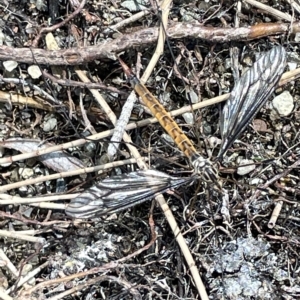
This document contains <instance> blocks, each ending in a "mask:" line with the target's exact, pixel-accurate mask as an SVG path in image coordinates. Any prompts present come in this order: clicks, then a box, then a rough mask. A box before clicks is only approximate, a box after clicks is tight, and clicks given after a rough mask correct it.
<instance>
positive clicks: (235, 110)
mask: <svg viewBox="0 0 300 300" xmlns="http://www.w3.org/2000/svg"><path fill="white" fill-rule="evenodd" d="M285 65H286V52H285V50H284V48H283V47H281V46H276V47H274V48H273V49H272V50H270V51H268V52H266V53H265V54H264V55H263V56H262V57H261V58H260V59H258V60H257V62H255V63H254V64H253V66H252V67H251V68H250V69H249V70H248V71H247V72H245V73H244V74H243V75H242V76H241V78H240V79H239V80H238V82H237V83H236V84H235V86H234V88H233V90H232V92H231V94H230V97H229V99H228V100H227V102H226V104H225V106H224V108H223V112H222V114H221V117H220V131H221V135H222V144H221V148H220V151H219V154H218V158H221V157H222V156H223V154H224V153H225V152H226V151H227V150H228V148H229V147H231V145H232V143H233V142H234V141H235V140H236V139H237V138H238V137H239V136H240V134H241V133H242V132H243V131H244V129H245V128H246V127H247V125H248V124H249V123H250V122H251V120H252V119H253V118H254V116H255V114H256V113H257V112H258V111H259V110H260V109H261V107H262V106H263V105H264V104H265V102H266V101H267V99H268V98H269V97H270V95H271V94H272V93H273V92H274V90H275V88H276V86H277V83H278V81H279V79H280V77H281V75H282V73H283V71H284V68H285Z"/></svg>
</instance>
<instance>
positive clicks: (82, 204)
mask: <svg viewBox="0 0 300 300" xmlns="http://www.w3.org/2000/svg"><path fill="white" fill-rule="evenodd" d="M192 180H193V178H192V177H185V178H176V177H172V176H169V175H167V174H165V173H162V172H159V171H155V170H146V171H137V172H131V173H128V174H123V175H118V176H111V177H110V178H106V179H104V180H102V181H101V182H99V183H98V184H96V185H94V186H93V187H91V188H89V189H87V190H86V191H84V192H83V193H82V194H80V195H79V196H78V197H76V198H74V199H72V200H71V202H70V204H69V205H68V207H67V208H66V214H67V215H68V216H71V217H75V218H91V217H95V216H103V215H106V214H110V213H114V212H117V211H120V210H124V209H126V208H128V207H131V206H134V205H136V204H138V203H142V202H144V201H146V200H149V199H151V198H153V196H155V194H157V193H162V192H164V191H165V190H167V189H169V188H173V187H176V186H180V185H182V184H184V183H187V182H190V181H192Z"/></svg>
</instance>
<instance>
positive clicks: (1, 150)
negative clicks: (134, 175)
mask: <svg viewBox="0 0 300 300" xmlns="http://www.w3.org/2000/svg"><path fill="white" fill-rule="evenodd" d="M299 18H300V10H299V5H298V4H297V2H296V1H289V0H287V1H284V0H279V1H277V2H268V1H261V3H260V2H258V1H254V0H251V1H250V0H245V1H236V2H230V1H229V2H226V1H225V2H222V1H215V0H208V1H202V0H199V1H175V2H174V3H171V2H168V1H163V2H162V4H161V7H158V6H157V4H156V2H154V1H129V0H128V1H120V2H116V1H111V2H109V1H91V0H82V1H75V0H72V1H71V0H69V1H68V0H62V1H51V0H49V1H45V0H44V1H40V0H31V1H15V0H11V1H5V0H2V1H0V87H1V90H0V135H1V139H2V140H3V141H2V142H1V143H0V155H1V158H0V170H1V176H0V181H1V186H0V189H1V193H2V194H0V204H1V208H0V216H1V223H0V224H1V227H0V245H1V246H0V279H1V280H0V285H1V288H0V299H67V300H68V299H70V300H71V299H102V298H103V299H200V295H201V297H202V299H299V298H300V282H299V276H298V273H299V266H298V253H299V250H300V240H299V236H300V232H299V231H298V230H299V224H300V212H299V200H300V196H299V195H300V179H299V165H300V146H299V145H300V134H299V132H300V123H299V116H300V108H299V107H300V100H299V94H300V91H299V81H298V80H297V78H298V76H299V69H298V68H299V64H300V55H299V53H300V51H299V41H300V22H299ZM162 22H163V24H164V26H162V25H161V24H162ZM164 27H165V29H166V32H167V34H166V35H165V33H164V30H163V28H164ZM165 40H166V42H165ZM158 41H159V42H158ZM275 44H277V45H278V44H280V45H282V46H283V47H284V48H285V50H286V52H287V68H286V71H287V72H288V73H286V74H285V75H284V76H283V78H282V80H281V83H280V86H279V87H278V88H277V90H276V92H275V94H276V96H277V97H276V98H275V99H274V100H272V101H268V103H267V104H266V105H265V106H264V107H263V108H262V109H261V110H260V112H259V114H258V115H257V116H256V118H255V120H253V122H252V123H251V124H250V125H249V126H248V128H247V130H246V132H244V133H243V135H242V136H241V137H240V139H239V140H238V141H236V143H234V145H233V147H232V149H230V151H228V153H227V154H226V155H225V156H224V159H223V161H222V162H221V164H222V166H221V167H220V180H221V181H222V183H223V188H224V189H225V190H226V191H227V193H226V194H225V195H224V197H223V198H221V199H220V197H217V193H214V190H213V188H207V189H203V185H201V182H193V183H189V184H188V185H186V186H183V187H181V188H178V189H175V190H172V191H170V192H169V193H168V194H166V196H165V197H166V200H167V201H168V205H169V207H170V209H171V212H172V213H173V215H174V216H175V219H176V221H177V225H176V226H177V227H176V228H177V229H176V230H178V235H177V234H176V238H178V236H179V235H180V236H181V235H182V236H183V238H184V239H183V240H184V242H185V243H186V245H187V246H188V247H187V249H188V251H189V253H191V254H192V258H193V262H194V263H193V264H191V263H189V262H186V260H185V258H186V253H185V250H182V248H181V247H182V246H181V244H177V243H176V238H175V237H174V234H173V232H174V228H173V227H172V228H171V227H170V226H169V224H168V222H167V220H166V217H165V215H164V213H163V212H162V211H161V210H160V209H159V208H158V207H157V206H155V205H151V202H150V201H149V202H145V203H143V204H141V205H137V206H136V207H134V208H131V209H128V210H126V211H123V212H120V213H118V214H114V215H111V216H109V217H106V218H102V219H100V218H99V219H92V220H88V221H86V220H71V219H70V218H68V217H67V216H66V215H65V212H64V209H65V207H66V205H67V204H68V203H69V200H68V199H71V198H72V197H73V194H75V193H79V192H82V191H83V190H85V189H87V188H88V187H90V186H92V185H93V184H94V183H95V182H96V181H98V180H100V179H103V178H106V177H108V176H110V175H118V174H123V173H127V172H130V171H134V170H137V169H138V167H137V164H138V163H141V161H142V162H143V161H146V160H147V163H148V164H149V166H150V168H152V169H157V170H159V171H162V172H165V173H168V174H170V175H172V176H177V177H180V176H181V177H186V176H189V174H190V173H189V172H191V169H190V167H189V165H188V162H187V160H186V159H185V157H184V156H183V155H182V153H180V151H179V150H178V149H177V148H176V147H175V146H174V145H173V142H172V141H171V140H170V139H169V137H168V136H167V135H165V134H164V132H163V130H162V128H161V127H160V126H159V125H157V124H156V123H155V120H153V118H151V115H150V114H149V111H148V110H147V109H145V108H144V107H143V106H142V105H141V104H140V103H135V105H134V108H133V111H132V113H130V122H131V124H130V125H128V127H126V128H127V129H128V128H130V130H127V134H128V135H127V137H126V138H125V139H124V140H121V141H120V142H118V144H119V149H118V151H117V153H116V156H115V157H114V160H115V161H114V162H110V161H109V160H108V157H107V148H108V145H109V144H110V136H111V135H112V133H113V129H114V123H115V121H116V120H117V118H118V117H119V116H120V114H121V110H122V108H123V106H124V105H125V103H126V100H127V97H128V96H129V94H130V92H131V87H130V85H129V84H128V82H127V81H126V78H125V76H124V74H123V71H122V69H121V68H120V65H119V63H118V62H117V60H116V58H117V56H118V55H121V56H122V59H123V60H124V61H125V62H126V63H127V64H128V65H130V66H131V67H133V68H135V71H136V73H138V74H139V73H142V71H143V70H144V69H146V67H147V65H148V63H149V62H150V61H151V63H150V71H148V69H147V76H146V77H149V79H148V80H146V83H145V84H146V85H147V87H148V88H149V90H151V92H152V93H153V94H155V95H156V96H157V97H158V98H159V100H160V101H161V103H162V104H163V105H164V107H165V108H166V109H168V110H169V111H175V110H178V109H180V110H179V111H176V112H175V119H176V122H177V123H178V124H179V126H180V127H181V128H182V129H183V130H184V132H185V134H186V135H187V136H188V137H189V138H190V139H191V140H192V141H193V142H194V144H195V146H196V147H197V149H201V150H200V151H201V153H203V155H205V156H211V157H214V156H216V155H217V153H218V145H219V144H220V133H219V126H218V120H219V109H218V105H210V106H209V104H208V103H210V100H212V99H213V98H215V97H218V96H220V95H222V97H221V98H218V99H217V100H218V101H220V99H221V100H222V101H224V100H226V97H227V98H228V95H227V96H226V95H225V94H228V93H229V92H230V91H231V89H232V87H233V84H234V81H235V80H236V79H237V78H238V77H239V74H240V73H242V72H244V71H245V70H246V69H247V68H249V66H251V64H252V63H253V61H255V60H256V57H255V55H256V54H258V53H259V52H264V51H267V50H268V49H270V48H272V47H273V46H274V45H275ZM153 57H154V59H153ZM153 61H154V62H153ZM150 74H151V75H150ZM223 95H225V96H223ZM273 98H274V97H273ZM188 99H190V101H191V102H192V104H194V103H196V104H195V105H196V106H197V105H199V106H201V107H202V108H201V109H197V110H194V111H193V112H192V113H191V112H190V111H189V110H190V102H189V100H188ZM205 101H207V102H205ZM200 102H201V103H200ZM199 103H200V104H199ZM203 103H204V104H203ZM182 114H184V115H183V116H182ZM122 126H123V127H125V126H127V125H122ZM53 145H55V146H53ZM20 152H21V153H20ZM53 157H55V159H54V158H53ZM129 159H130V160H129ZM45 160H48V162H46V161H45ZM245 161H247V164H249V166H247V168H246V167H245V166H244V165H245ZM106 163H108V164H107V165H106ZM103 165H104V166H105V167H106V169H103ZM241 165H243V169H242V171H241ZM245 168H246V169H245ZM99 169H101V174H98V171H99ZM57 172H60V173H59V174H56V173H57ZM241 172H242V173H241ZM62 176H63V177H64V178H60V177H62ZM54 178H55V179H54ZM49 201H50V202H49ZM153 204H154V203H153ZM172 230H173V232H172ZM195 270H196V272H198V274H199V273H200V275H201V278H202V281H203V284H204V285H203V287H201V283H200V285H199V281H197V275H195ZM199 290H200V291H199Z"/></svg>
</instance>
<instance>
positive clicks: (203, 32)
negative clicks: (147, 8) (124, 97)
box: [0, 22, 300, 66]
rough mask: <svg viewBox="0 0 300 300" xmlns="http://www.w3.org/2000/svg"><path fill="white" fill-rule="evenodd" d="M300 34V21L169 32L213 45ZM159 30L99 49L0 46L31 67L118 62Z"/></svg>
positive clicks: (183, 26)
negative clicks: (120, 55)
mask: <svg viewBox="0 0 300 300" xmlns="http://www.w3.org/2000/svg"><path fill="white" fill-rule="evenodd" d="M297 32H300V22H297V23H294V24H293V25H290V24H287V23H260V24H257V25H254V26H250V27H239V28H214V27H206V26H202V25H199V24H196V23H195V24H190V23H177V24H175V25H173V26H170V27H169V28H168V30H167V34H168V37H169V38H171V39H182V38H195V39H201V40H205V41H208V42H212V43H225V42H230V41H239V42H241V41H250V40H255V39H259V38H262V37H266V36H271V35H282V34H285V33H297ZM158 33H159V28H157V27H152V28H145V29H142V30H139V31H137V32H135V33H132V34H124V35H123V36H121V37H119V38H117V39H115V40H112V41H109V42H106V43H100V44H98V45H96V46H89V47H83V48H71V49H65V50H57V51H48V50H43V49H28V48H12V47H8V46H4V45H1V46H0V60H15V61H17V62H23V63H28V64H33V63H34V64H40V65H49V66H54V65H81V64H85V63H88V62H91V61H94V60H101V59H107V58H111V59H116V54H118V53H120V52H122V51H124V50H128V49H132V48H137V47H139V48H141V47H145V46H147V45H149V44H153V43H154V42H156V40H157V38H158Z"/></svg>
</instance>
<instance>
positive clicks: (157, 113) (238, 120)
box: [66, 46, 286, 218]
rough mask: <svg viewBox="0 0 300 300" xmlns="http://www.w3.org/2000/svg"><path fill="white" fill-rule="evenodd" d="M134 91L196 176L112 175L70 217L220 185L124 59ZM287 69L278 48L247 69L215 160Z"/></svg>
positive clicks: (224, 119) (229, 105) (229, 106)
mask: <svg viewBox="0 0 300 300" xmlns="http://www.w3.org/2000/svg"><path fill="white" fill-rule="evenodd" d="M120 63H121V65H122V66H123V69H124V71H125V73H126V75H127V76H128V78H129V80H130V82H131V85H132V87H133V88H134V90H135V91H136V93H137V94H138V95H139V96H140V97H141V99H142V101H143V102H144V104H145V105H146V106H147V107H148V108H149V109H150V111H151V112H152V114H153V115H154V117H156V118H157V120H158V121H159V123H160V125H161V126H162V127H163V128H164V130H165V131H166V132H167V133H168V134H169V135H170V136H171V137H172V139H173V140H174V142H175V144H176V145H177V146H178V148H179V149H180V150H181V151H182V152H183V153H184V154H185V155H186V157H187V158H188V159H189V161H190V163H191V165H192V167H193V169H194V174H193V175H192V176H190V177H183V178H177V177H172V176H169V175H168V174H166V173H163V172H160V171H156V170H144V171H143V170H141V171H136V172H131V173H128V174H122V175H117V176H111V177H109V178H106V179H104V180H102V181H101V182H99V183H98V184H96V185H94V186H92V187H91V188H89V189H87V190H86V191H84V192H83V193H82V194H80V195H79V196H78V197H76V198H74V199H72V200H71V202H70V204H69V205H68V207H67V208H66V214H67V215H69V216H71V217H75V218H90V217H95V216H104V215H107V214H110V213H114V212H118V211H121V210H124V209H127V208H129V207H132V206H134V205H136V204H138V203H142V202H144V201H146V200H149V199H151V198H153V197H154V196H155V195H156V194H158V193H162V192H164V191H166V190H167V189H170V188H174V187H178V186H180V185H183V184H186V183H190V182H192V181H193V180H195V179H196V178H199V177H200V179H201V180H203V181H205V182H213V183H214V184H216V185H218V184H217V171H216V169H215V165H214V162H212V161H210V160H209V159H207V158H204V157H203V156H202V155H200V154H199V153H198V152H197V150H196V149H195V147H194V146H193V144H192V142H191V141H190V140H189V138H188V137H187V136H186V135H185V134H184V133H183V131H182V130H181V129H180V127H179V126H178V125H177V123H176V122H175V121H174V120H173V119H172V117H171V116H170V114H169V113H168V112H167V111H166V110H165V108H164V107H163V106H162V105H161V104H160V103H159V101H158V100H157V99H156V98H155V97H154V96H153V95H152V94H151V93H150V91H149V90H148V89H147V88H146V87H145V86H144V84H142V83H141V82H140V81H139V79H138V78H137V77H136V76H135V75H134V74H133V73H132V72H131V70H130V69H129V68H128V67H127V66H126V65H125V63H123V62H122V61H121V60H120ZM285 65H286V52H285V50H284V48H283V47H281V46H275V47H273V48H272V49H271V50H270V51H268V52H266V53H265V54H264V55H262V56H261V57H260V58H259V59H258V60H257V61H256V62H255V63H254V64H253V66H252V67H251V68H250V69H249V70H247V71H246V72H245V73H244V74H243V75H242V76H241V77H240V79H239V80H238V81H237V82H236V83H235V86H234V88H233V90H232V92H231V94H230V97H229V99H228V100H227V102H226V104H225V105H224V108H223V110H222V113H221V117H220V132H221V137H222V143H221V146H220V150H219V153H218V156H217V158H216V161H220V160H221V158H222V157H223V155H224V154H225V153H226V151H227V150H228V149H229V148H230V147H231V145H232V144H233V142H234V141H235V140H236V139H237V138H238V137H239V136H240V135H241V134H242V132H243V131H244V130H245V128H246V127H247V126H248V124H249V123H250V122H251V120H252V119H253V118H254V116H255V115H256V113H257V112H258V111H259V110H260V109H261V107H262V106H263V105H264V104H265V102H266V101H267V99H268V98H269V97H270V95H271V94H272V93H273V92H274V90H275V88H276V86H277V84H278V81H279V79H280V77H281V75H282V73H283V71H284V68H285Z"/></svg>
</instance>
